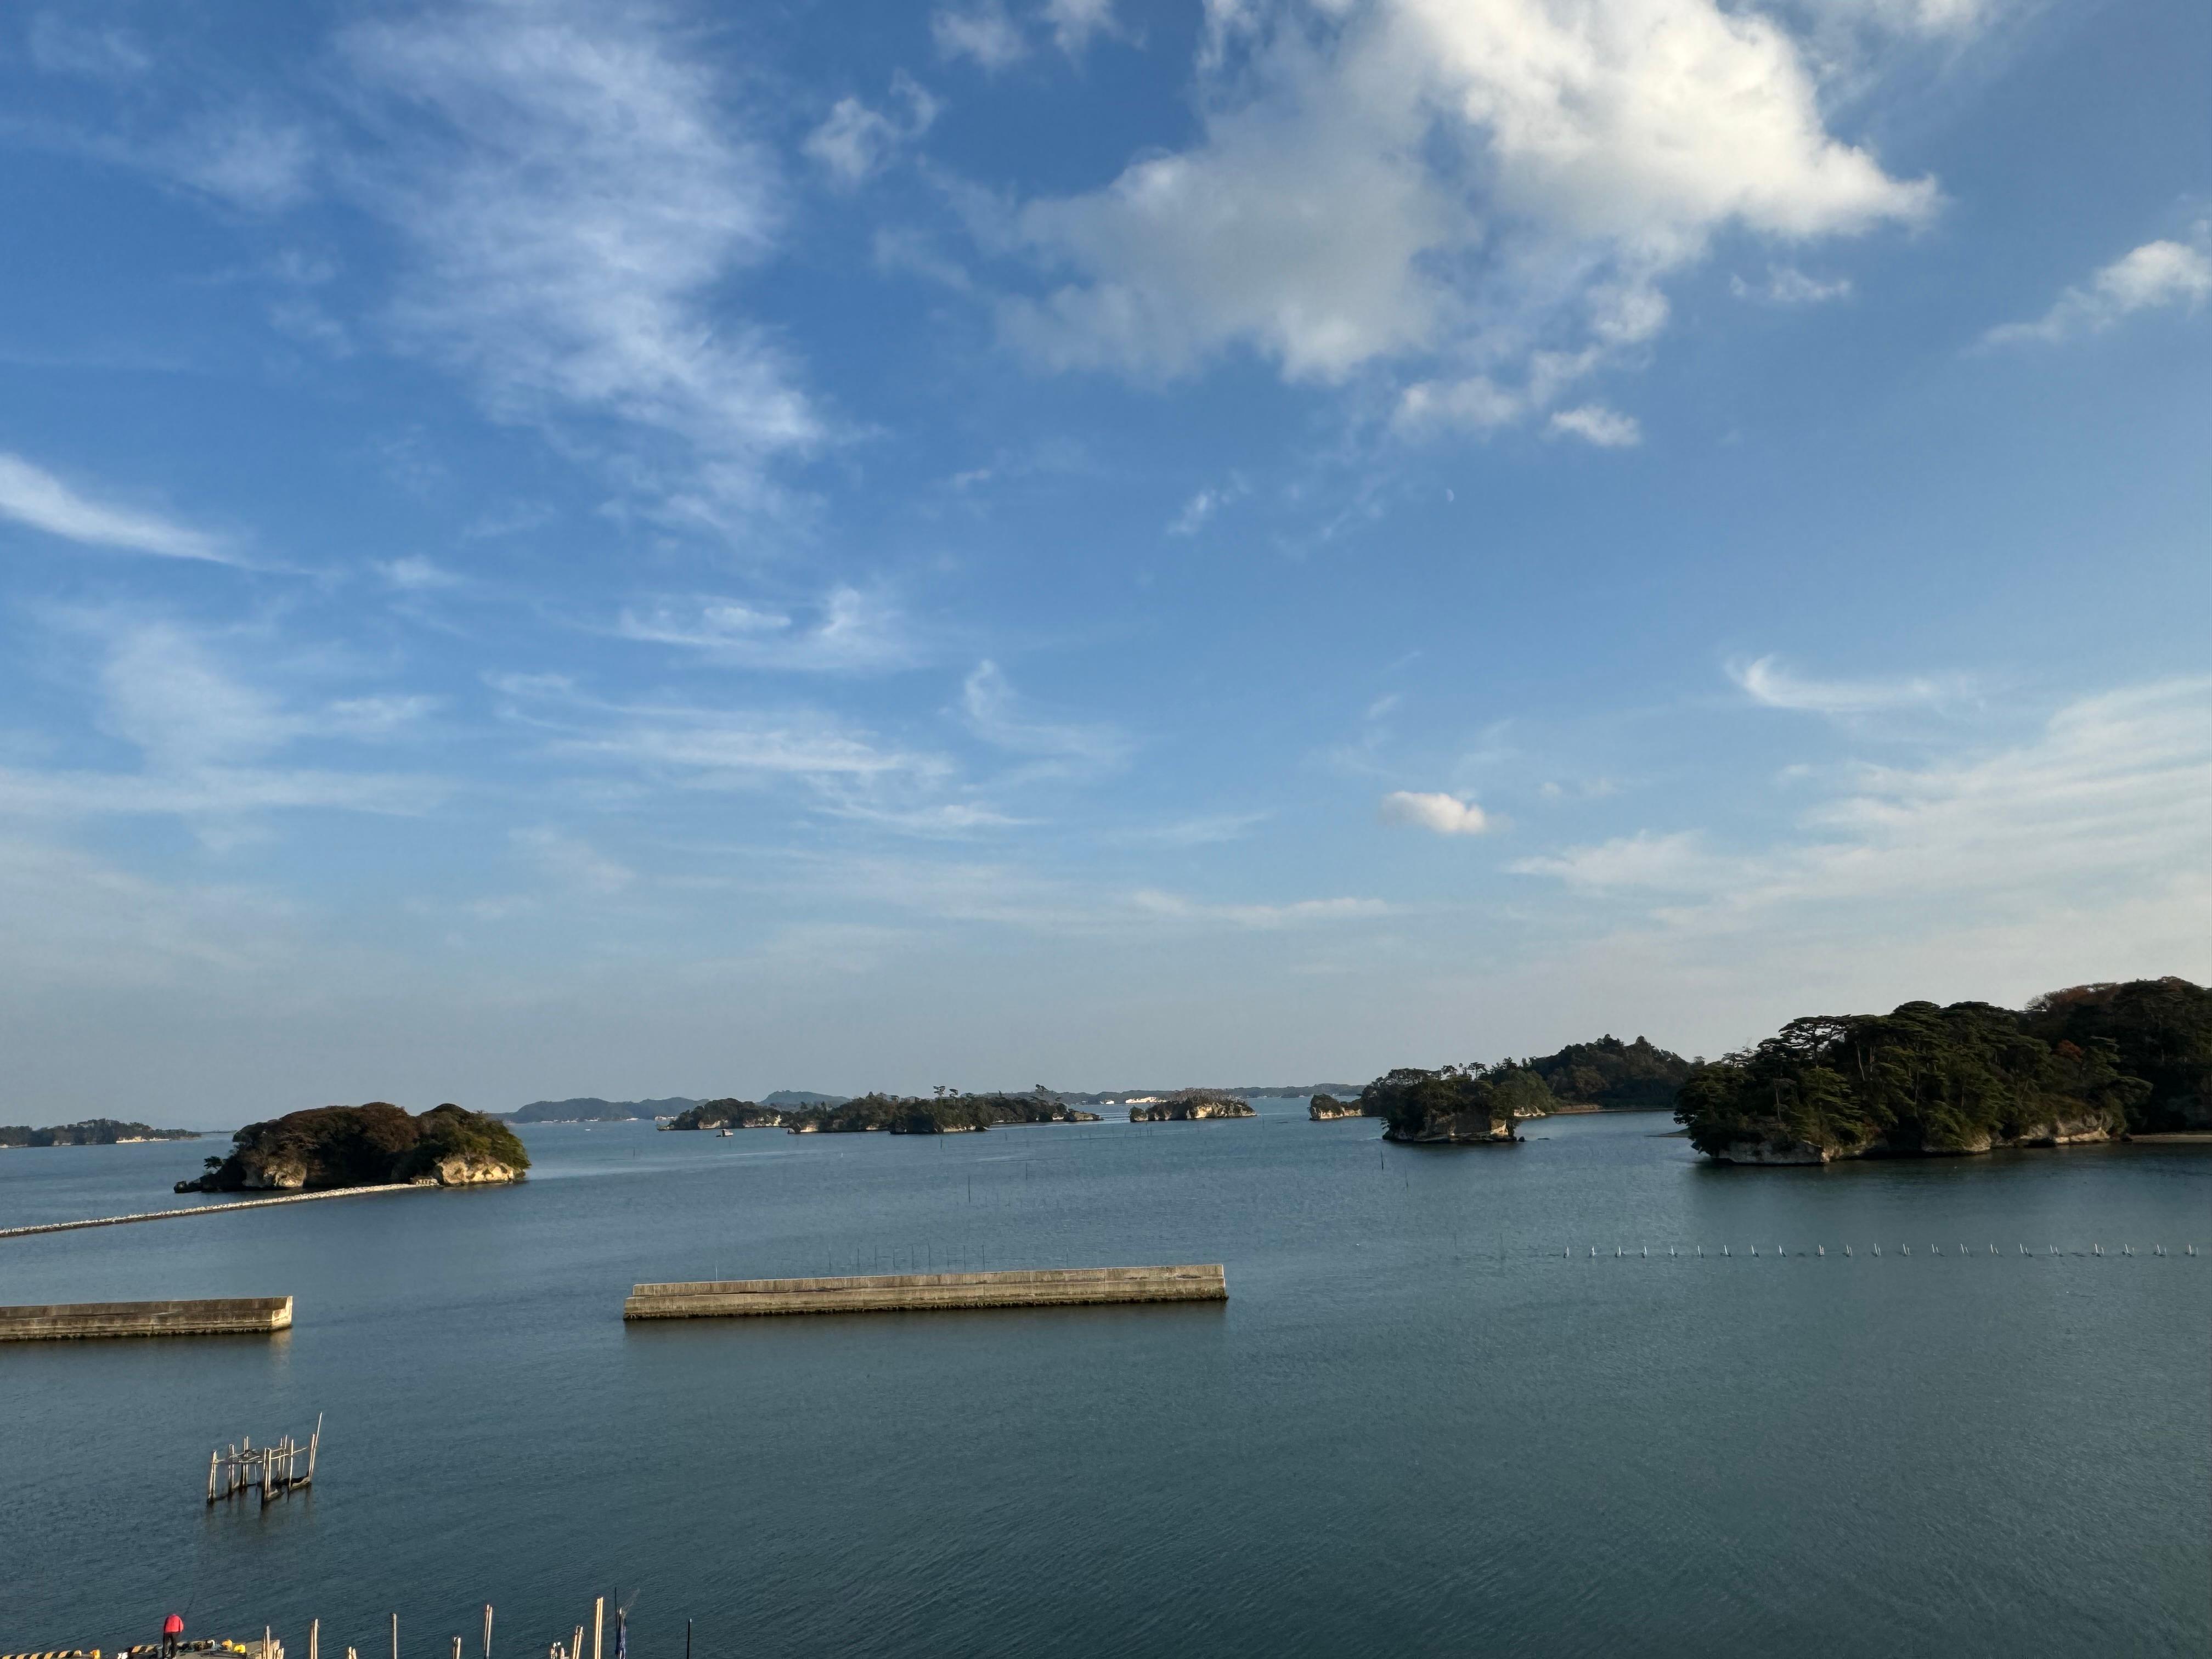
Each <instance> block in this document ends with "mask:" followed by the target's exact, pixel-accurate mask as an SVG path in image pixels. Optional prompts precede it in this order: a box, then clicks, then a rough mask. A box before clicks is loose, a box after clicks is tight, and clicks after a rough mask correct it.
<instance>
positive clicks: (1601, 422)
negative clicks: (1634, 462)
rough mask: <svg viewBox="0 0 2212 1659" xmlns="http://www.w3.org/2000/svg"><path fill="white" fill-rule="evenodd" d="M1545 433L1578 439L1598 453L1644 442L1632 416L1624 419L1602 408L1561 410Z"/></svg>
mask: <svg viewBox="0 0 2212 1659" xmlns="http://www.w3.org/2000/svg"><path fill="white" fill-rule="evenodd" d="M1546 429H1547V431H1549V432H1550V433H1551V434H1552V435H1553V436H1554V437H1569V438H1580V439H1581V440H1583V442H1585V443H1592V444H1595V445H1596V446H1597V447H1599V448H1600V449H1628V448H1632V447H1634V446H1636V445H1638V444H1640V443H1642V442H1643V441H1644V428H1642V427H1640V426H1638V424H1637V423H1636V417H1635V416H1633V415H1623V414H1621V413H1620V411H1619V410H1612V409H1607V407H1606V406H1605V405H1604V404H1583V406H1582V407H1581V408H1580V409H1563V410H1559V412H1558V413H1557V414H1555V415H1553V416H1552V420H1551V424H1550V425H1549V426H1548V427H1547V428H1546Z"/></svg>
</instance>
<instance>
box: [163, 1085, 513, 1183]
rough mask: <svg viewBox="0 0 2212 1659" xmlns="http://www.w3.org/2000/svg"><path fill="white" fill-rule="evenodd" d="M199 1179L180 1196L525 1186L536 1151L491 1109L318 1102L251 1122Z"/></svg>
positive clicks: (450, 1105)
mask: <svg viewBox="0 0 2212 1659" xmlns="http://www.w3.org/2000/svg"><path fill="white" fill-rule="evenodd" d="M207 1165H208V1171H207V1173H206V1174H205V1175H204V1176H201V1177H200V1178H199V1179H198V1180H197V1181H180V1182H178V1183H177V1190H178V1191H179V1192H180V1193H185V1192H204V1193H235V1192H261V1191H278V1192H315V1191H319V1190H321V1189H324V1188H331V1187H377V1186H383V1185H386V1184H387V1183H391V1182H419V1183H422V1184H423V1185H431V1186H440V1187H461V1186H476V1185H480V1184H483V1183H485V1182H504V1181H520V1180H521V1179H522V1178H523V1172H524V1171H525V1170H528V1169H529V1168H530V1154H529V1153H528V1152H525V1151H524V1150H523V1146H522V1143H521V1142H520V1140H517V1139H515V1138H514V1131H513V1130H512V1129H510V1128H508V1127H507V1125H506V1124H504V1123H502V1122H501V1121H499V1119H497V1118H495V1117H492V1116H490V1115H487V1114H485V1113H483V1112H471V1111H466V1110H464V1109H462V1108H460V1107H459V1106H455V1105H453V1104H452V1103H447V1104H445V1105H442V1106H433V1107H432V1108H431V1109H429V1110H428V1111H427V1112H424V1113H422V1114H421V1115H419V1116H412V1117H410V1115H408V1114H407V1113H406V1112H405V1111H404V1110H403V1109H401V1108H399V1107H398V1106H394V1105H392V1103H390V1102H388V1101H382V1100H373V1101H370V1102H369V1103H368V1104H367V1105H365V1106H317V1107H313V1108H311V1109H307V1110H306V1111H300V1112H288V1113H287V1114H285V1115H283V1117H279V1118H272V1119H270V1121H267V1122H265V1123H249V1124H247V1125H246V1127H244V1128H243V1129H240V1130H239V1131H238V1132H237V1133H235V1134H234V1135H233V1136H232V1137H231V1150H230V1156H229V1157H228V1158H210V1159H208V1160H207Z"/></svg>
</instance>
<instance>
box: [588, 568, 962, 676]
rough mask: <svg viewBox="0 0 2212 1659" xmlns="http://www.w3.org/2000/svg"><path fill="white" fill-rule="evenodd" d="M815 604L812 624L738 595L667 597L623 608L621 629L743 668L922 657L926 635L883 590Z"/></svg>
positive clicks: (806, 667) (874, 664)
mask: <svg viewBox="0 0 2212 1659" xmlns="http://www.w3.org/2000/svg"><path fill="white" fill-rule="evenodd" d="M816 610H817V617H816V618H815V620H814V621H813V622H812V623H802V622H800V621H799V620H798V619H797V618H794V617H792V616H790V615H789V614H787V612H784V611H769V610H763V609H761V608H759V607H758V606H756V605H747V604H745V603H744V602H742V601H740V600H737V599H720V598H711V597H696V598H692V599H662V600H659V601H657V602H655V603H653V604H652V605H647V606H641V607H638V608H634V609H630V610H626V611H623V613H622V617H621V619H620V620H619V622H618V623H617V624H616V632H617V633H618V634H620V635H622V636H623V638H625V639H631V640H643V641H650V642H652V643H653V644H658V645H674V646H683V647H689V648H690V649H693V650H696V651H700V652H703V653H707V654H708V655H709V656H712V657H714V658H716V659H720V660H721V661H724V662H727V663H730V664H732V665H735V666H738V667H744V668H766V669H782V670H791V671H830V672H836V671H844V672H867V671H879V670H883V669H888V668H899V667H904V666H907V665H910V664H913V663H915V662H917V661H919V660H921V656H922V654H923V653H922V651H921V641H918V640H917V639H916V638H915V635H914V631H913V629H911V628H910V627H909V626H908V623H907V620H906V618H905V617H903V616H902V615H901V614H900V612H899V611H898V609H897V608H896V606H895V605H891V604H890V602H889V601H888V600H887V599H884V597H883V596H882V595H880V594H876V593H866V592H861V591H860V589H858V588H854V587H847V586H839V587H834V588H832V589H830V590H829V592H828V593H827V594H825V595H824V596H823V599H822V600H821V602H820V604H819V605H817V607H816Z"/></svg>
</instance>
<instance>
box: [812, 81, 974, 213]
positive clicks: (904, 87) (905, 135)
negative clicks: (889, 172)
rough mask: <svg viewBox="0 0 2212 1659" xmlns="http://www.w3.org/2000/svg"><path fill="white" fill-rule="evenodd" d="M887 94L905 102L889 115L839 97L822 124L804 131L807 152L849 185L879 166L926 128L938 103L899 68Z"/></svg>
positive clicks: (935, 113)
mask: <svg viewBox="0 0 2212 1659" xmlns="http://www.w3.org/2000/svg"><path fill="white" fill-rule="evenodd" d="M891 97H892V99H893V100H895V101H896V102H897V103H899V104H902V105H903V106H905V107H904V109H903V110H902V111H900V112H895V113H892V114H889V115H886V114H884V112H882V111H880V110H875V109H871V108H870V107H869V106H867V105H866V104H864V103H862V102H861V101H860V100H859V99H858V98H840V99H839V100H837V101H836V104H835V105H834V106H832V107H831V108H830V111H829V116H828V118H826V119H824V120H823V123H822V125H820V126H818V127H817V128H815V129H814V131H811V132H810V133H808V134H807V135H806V143H805V146H804V148H805V151H806V153H807V155H810V156H811V157H812V158H813V159H814V160H815V161H817V162H819V163H820V164H821V165H822V167H823V168H824V169H826V170H827V171H828V173H829V176H830V177H831V178H833V179H836V180H837V181H838V182H839V183H841V184H843V185H848V186H850V185H857V184H860V182H862V181H863V180H864V179H870V178H872V177H873V176H874V175H875V174H877V173H880V172H882V171H883V170H884V167H887V166H888V165H889V164H890V160H891V158H892V157H893V156H894V155H897V154H898V152H899V151H900V150H902V149H905V148H906V146H908V144H911V143H914V142H915V141H916V140H917V139H919V138H920V137H921V136H922V135H923V134H924V133H926V132H927V131H929V129H930V127H931V125H933V123H934V122H935V121H936V119H937V116H938V112H939V109H940V108H942V106H941V105H939V102H938V101H937V100H936V99H935V98H933V97H932V96H931V95H930V94H929V93H928V92H927V90H925V89H924V88H923V87H922V85H921V82H918V81H916V80H915V78H914V77H913V76H910V75H908V73H907V72H906V71H905V70H899V71H898V72H897V73H896V75H894V76H891Z"/></svg>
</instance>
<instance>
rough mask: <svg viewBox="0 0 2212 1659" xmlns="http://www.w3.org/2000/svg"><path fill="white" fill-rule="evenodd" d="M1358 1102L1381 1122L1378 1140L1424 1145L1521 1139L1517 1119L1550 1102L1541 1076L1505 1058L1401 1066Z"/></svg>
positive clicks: (1539, 1110)
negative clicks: (1430, 1067) (1429, 1068)
mask: <svg viewBox="0 0 2212 1659" xmlns="http://www.w3.org/2000/svg"><path fill="white" fill-rule="evenodd" d="M1359 1101H1360V1105H1361V1107H1362V1109H1364V1112H1365V1114H1366V1115H1368V1116H1370V1117H1379V1118H1381V1119H1382V1120H1383V1126H1384V1127H1383V1139H1385V1140H1398V1141H1405V1142H1408V1143H1410V1144H1413V1145H1415V1146H1510V1145H1512V1144H1514V1143H1515V1142H1516V1141H1518V1140H1519V1139H1520V1136H1519V1135H1517V1134H1516V1133H1514V1126H1515V1125H1516V1123H1518V1122H1519V1121H1521V1120H1522V1118H1527V1117H1542V1116H1544V1115H1546V1114H1547V1113H1548V1112H1550V1111H1551V1110H1552V1109H1553V1105H1554V1104H1555V1102H1554V1100H1553V1095H1552V1091H1550V1090H1549V1089H1548V1088H1547V1087H1546V1086H1545V1084H1544V1079H1542V1078H1541V1077H1539V1076H1538V1075H1537V1074H1536V1073H1534V1072H1532V1071H1530V1070H1529V1069H1528V1067H1527V1066H1517V1065H1515V1064H1514V1063H1513V1062H1512V1061H1510V1060H1507V1061H1504V1062H1503V1063H1501V1064H1499V1065H1496V1066H1444V1067H1443V1068H1442V1069H1441V1070H1438V1071H1434V1072H1424V1071H1420V1070H1418V1069H1416V1068H1414V1067H1413V1066H1400V1067H1399V1068H1398V1069H1397V1070H1395V1071H1394V1072H1392V1073H1389V1075H1388V1076H1386V1077H1380V1078H1377V1079H1376V1080H1375V1081H1374V1082H1372V1083H1370V1084H1369V1085H1367V1086H1366V1087H1365V1088H1364V1089H1362V1090H1361V1091H1359Z"/></svg>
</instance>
